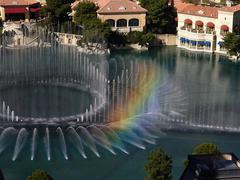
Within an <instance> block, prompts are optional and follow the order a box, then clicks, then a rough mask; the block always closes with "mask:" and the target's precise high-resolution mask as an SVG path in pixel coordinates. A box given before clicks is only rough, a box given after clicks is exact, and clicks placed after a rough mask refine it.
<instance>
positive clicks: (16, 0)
mask: <svg viewBox="0 0 240 180" xmlns="http://www.w3.org/2000/svg"><path fill="white" fill-rule="evenodd" d="M40 7H41V4H40V3H39V2H38V1H35V0H0V18H1V19H2V21H8V20H13V21H18V20H26V21H29V20H30V19H36V18H37V17H38V14H39V12H40Z"/></svg>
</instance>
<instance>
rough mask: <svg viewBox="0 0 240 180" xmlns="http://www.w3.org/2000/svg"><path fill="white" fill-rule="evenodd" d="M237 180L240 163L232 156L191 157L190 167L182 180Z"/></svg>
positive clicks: (239, 174) (239, 172) (189, 160)
mask: <svg viewBox="0 0 240 180" xmlns="http://www.w3.org/2000/svg"><path fill="white" fill-rule="evenodd" d="M190 179H191V180H218V179H221V180H230V179H232V180H237V179H240V161H239V160H238V158H237V157H236V156H235V155H234V154H232V153H228V154H220V155H189V156H188V165H187V167H186V169H185V170H184V172H183V174H182V176H181V178H180V180H190Z"/></svg>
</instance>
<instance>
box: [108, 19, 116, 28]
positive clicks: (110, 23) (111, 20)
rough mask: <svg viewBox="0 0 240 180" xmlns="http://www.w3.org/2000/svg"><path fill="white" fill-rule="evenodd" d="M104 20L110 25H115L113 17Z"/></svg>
mask: <svg viewBox="0 0 240 180" xmlns="http://www.w3.org/2000/svg"><path fill="white" fill-rule="evenodd" d="M106 22H107V23H108V24H109V25H110V26H111V27H115V21H114V20H113V19H107V20H106Z"/></svg>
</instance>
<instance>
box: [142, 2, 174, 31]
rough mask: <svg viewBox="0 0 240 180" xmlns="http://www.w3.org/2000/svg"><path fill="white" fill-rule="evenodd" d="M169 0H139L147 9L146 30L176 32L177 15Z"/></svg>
mask: <svg viewBox="0 0 240 180" xmlns="http://www.w3.org/2000/svg"><path fill="white" fill-rule="evenodd" d="M168 2H169V0H141V5H142V7H144V8H146V9H147V10H148V13H147V30H148V31H150V32H153V33H176V26H177V23H176V21H175V17H176V16H177V13H176V10H175V8H173V7H172V6H169V5H168Z"/></svg>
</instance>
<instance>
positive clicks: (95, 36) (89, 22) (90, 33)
mask: <svg viewBox="0 0 240 180" xmlns="http://www.w3.org/2000/svg"><path fill="white" fill-rule="evenodd" d="M97 9H98V8H97V6H96V5H95V4H94V3H92V2H87V1H83V2H80V3H79V5H78V6H77V7H76V9H75V10H76V13H75V16H74V20H75V22H76V24H78V25H80V26H81V27H82V28H83V30H82V34H83V41H84V42H85V43H86V44H88V42H90V43H101V44H102V43H104V42H106V40H107V39H108V37H109V35H110V31H111V29H110V26H109V25H108V24H107V23H103V22H101V20H100V19H98V18H97V13H96V11H97Z"/></svg>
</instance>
